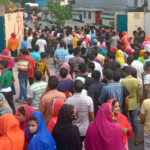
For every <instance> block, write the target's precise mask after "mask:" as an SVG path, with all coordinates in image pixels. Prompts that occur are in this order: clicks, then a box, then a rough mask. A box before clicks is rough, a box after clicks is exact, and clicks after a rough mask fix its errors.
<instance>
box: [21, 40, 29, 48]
mask: <svg viewBox="0 0 150 150" xmlns="http://www.w3.org/2000/svg"><path fill="white" fill-rule="evenodd" d="M27 47H28V43H27V42H26V41H23V42H21V49H26V48H27Z"/></svg>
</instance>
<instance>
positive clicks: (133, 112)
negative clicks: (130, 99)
mask: <svg viewBox="0 0 150 150" xmlns="http://www.w3.org/2000/svg"><path fill="white" fill-rule="evenodd" d="M129 117H130V122H131V125H132V128H133V132H134V133H138V121H137V109H136V110H130V111H129Z"/></svg>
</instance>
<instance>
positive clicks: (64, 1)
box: [60, 0, 68, 5]
mask: <svg viewBox="0 0 150 150" xmlns="http://www.w3.org/2000/svg"><path fill="white" fill-rule="evenodd" d="M60 4H61V5H68V0H60Z"/></svg>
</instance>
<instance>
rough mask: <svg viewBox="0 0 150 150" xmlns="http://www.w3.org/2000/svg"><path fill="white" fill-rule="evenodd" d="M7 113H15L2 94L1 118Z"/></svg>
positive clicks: (0, 101)
mask: <svg viewBox="0 0 150 150" xmlns="http://www.w3.org/2000/svg"><path fill="white" fill-rule="evenodd" d="M6 113H11V114H12V113H13V112H12V109H11V108H10V106H9V104H8V102H7V101H6V100H5V96H4V95H3V94H2V93H0V116H2V115H3V114H6Z"/></svg>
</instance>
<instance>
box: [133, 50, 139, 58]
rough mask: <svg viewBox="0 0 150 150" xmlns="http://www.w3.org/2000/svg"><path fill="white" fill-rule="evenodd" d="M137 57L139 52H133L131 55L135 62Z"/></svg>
mask: <svg viewBox="0 0 150 150" xmlns="http://www.w3.org/2000/svg"><path fill="white" fill-rule="evenodd" d="M139 55H140V52H139V51H135V52H134V53H133V57H134V59H135V60H137V59H138V58H139Z"/></svg>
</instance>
